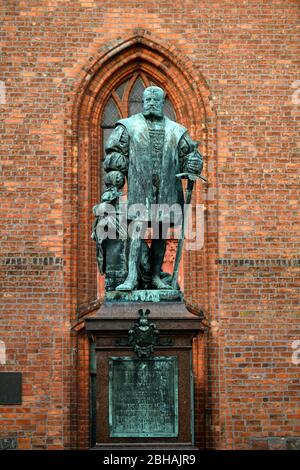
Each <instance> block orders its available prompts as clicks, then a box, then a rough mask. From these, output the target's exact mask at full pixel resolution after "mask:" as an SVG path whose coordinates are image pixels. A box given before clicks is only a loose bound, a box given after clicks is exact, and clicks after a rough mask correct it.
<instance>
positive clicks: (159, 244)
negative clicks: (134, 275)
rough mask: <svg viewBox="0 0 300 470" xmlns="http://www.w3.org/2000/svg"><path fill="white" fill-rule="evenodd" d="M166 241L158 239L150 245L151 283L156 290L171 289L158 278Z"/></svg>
mask: <svg viewBox="0 0 300 470" xmlns="http://www.w3.org/2000/svg"><path fill="white" fill-rule="evenodd" d="M166 246H167V240H165V239H158V240H153V241H152V245H151V255H150V261H151V283H152V285H153V286H154V287H155V288H156V289H161V290H165V289H172V287H171V286H170V285H169V284H167V283H165V282H164V281H163V280H162V279H161V278H160V273H161V266H162V264H163V260H164V256H165V252H166Z"/></svg>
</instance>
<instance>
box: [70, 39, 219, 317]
mask: <svg viewBox="0 0 300 470" xmlns="http://www.w3.org/2000/svg"><path fill="white" fill-rule="evenodd" d="M141 82H143V84H144V85H148V84H151V83H155V84H157V85H159V86H161V87H162V88H164V89H165V91H166V93H167V96H168V102H167V109H166V110H165V111H166V113H169V115H170V117H172V113H173V118H174V117H175V116H176V120H177V122H179V123H181V124H182V125H184V126H185V127H186V128H187V129H188V130H189V132H190V134H191V136H192V137H193V138H194V139H195V140H198V141H200V142H201V144H200V150H201V152H202V154H203V155H204V158H205V160H206V156H207V155H208V154H209V153H210V152H211V154H213V153H214V151H215V149H214V140H215V127H214V124H213V121H214V118H213V113H212V111H211V108H210V100H209V90H208V88H207V85H206V83H205V82H204V80H203V78H202V77H201V76H200V75H199V74H198V73H197V71H196V70H195V68H194V66H193V64H192V63H190V62H189V61H188V60H187V59H186V58H185V57H183V56H182V55H180V54H179V53H178V52H177V51H175V50H174V49H173V50H172V52H171V51H170V50H168V49H167V48H166V47H165V46H164V45H161V44H159V43H157V42H154V41H153V39H149V38H146V37H144V36H137V37H133V38H131V39H128V40H126V41H121V40H120V41H119V43H118V44H117V45H116V44H114V46H113V47H112V48H111V49H109V50H108V51H107V48H105V52H104V53H103V56H102V57H101V58H100V59H98V60H97V61H94V63H93V65H92V66H91V67H90V68H89V69H88V71H86V73H85V77H84V79H83V80H82V82H81V87H79V89H78V94H77V100H76V103H75V106H74V108H73V144H72V148H73V149H74V148H76V151H78V160H77V188H78V193H77V194H78V204H77V239H76V246H77V253H76V254H77V256H76V257H75V258H74V261H73V266H74V276H75V275H76V277H77V279H76V281H75V279H74V281H75V283H76V286H77V288H76V303H77V308H79V311H81V312H85V311H86V310H87V309H88V308H89V305H91V304H93V302H94V301H95V300H96V299H97V267H96V259H95V246H94V242H93V241H92V240H91V238H90V233H91V227H92V223H93V214H92V208H93V206H94V205H95V204H97V203H98V202H99V199H100V193H101V160H102V156H103V144H104V140H105V129H107V130H108V129H109V128H110V127H111V126H112V124H113V122H112V121H113V120H114V119H115V118H118V117H119V116H120V117H125V115H126V113H130V111H132V112H136V111H137V110H138V106H140V103H139V94H138V87H139V86H141ZM126 94H127V95H126ZM136 97H137V98H136ZM126 103H127V104H126ZM125 106H128V108H127V109H125ZM108 109H110V111H109V112H108V111H107V110H108ZM105 113H106V114H105ZM130 114H132V113H130ZM105 119H107V120H106V121H105ZM107 133H108V131H107ZM205 173H206V174H207V166H205V169H204V174H205ZM212 176H213V175H212ZM205 191H206V188H205V187H203V186H201V185H198V187H197V189H196V191H195V195H194V202H196V201H197V202H198V203H201V202H204V200H205ZM171 256H172V255H171ZM205 264H206V251H205V249H202V250H201V252H199V250H198V251H194V252H191V253H187V255H186V256H185V266H184V276H185V295H186V297H187V298H188V302H189V303H191V304H193V303H195V304H197V303H198V305H199V302H197V298H200V297H201V299H202V305H203V303H204V294H203V295H201V292H202V291H203V292H204V291H205V286H204V284H205V283H206V279H205V276H206V274H205V273H206V267H205ZM193 266H194V267H193ZM195 266H197V269H196V268H195ZM191 276H193V279H192V277H191ZM197 276H200V277H201V283H198V282H197V280H196V282H197V283H198V286H199V288H198V291H197V292H196V294H195V289H194V288H193V285H192V283H193V284H195V279H196V278H197ZM200 284H201V285H202V287H203V288H200ZM201 289H202V291H201ZM193 297H194V298H193ZM85 307H86V308H85Z"/></svg>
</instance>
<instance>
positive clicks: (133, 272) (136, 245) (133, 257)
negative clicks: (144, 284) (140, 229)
mask: <svg viewBox="0 0 300 470" xmlns="http://www.w3.org/2000/svg"><path fill="white" fill-rule="evenodd" d="M140 251H141V239H140V238H135V239H132V240H131V241H130V250H129V259H128V275H127V278H126V279H125V281H124V282H123V283H122V284H120V285H119V286H117V287H116V290H121V291H132V290H134V289H136V288H137V286H138V272H137V268H138V264H139V261H140Z"/></svg>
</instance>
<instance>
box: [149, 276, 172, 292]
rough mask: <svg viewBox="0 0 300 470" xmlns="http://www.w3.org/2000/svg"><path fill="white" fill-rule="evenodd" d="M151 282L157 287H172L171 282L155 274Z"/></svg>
mask: <svg viewBox="0 0 300 470" xmlns="http://www.w3.org/2000/svg"><path fill="white" fill-rule="evenodd" d="M151 283H152V285H153V286H154V287H156V289H160V290H165V289H169V290H170V289H172V286H170V284H167V283H166V282H164V281H163V280H162V279H161V278H160V277H159V276H153V277H152V279H151Z"/></svg>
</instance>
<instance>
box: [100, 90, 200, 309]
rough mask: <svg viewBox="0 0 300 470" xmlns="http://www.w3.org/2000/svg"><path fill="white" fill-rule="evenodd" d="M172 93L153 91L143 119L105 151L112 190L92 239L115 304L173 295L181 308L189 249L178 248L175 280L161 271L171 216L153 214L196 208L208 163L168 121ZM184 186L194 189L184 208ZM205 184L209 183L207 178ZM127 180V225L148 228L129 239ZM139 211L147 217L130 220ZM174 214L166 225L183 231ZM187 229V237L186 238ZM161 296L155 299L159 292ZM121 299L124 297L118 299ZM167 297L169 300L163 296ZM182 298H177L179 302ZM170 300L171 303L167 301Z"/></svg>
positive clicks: (118, 133)
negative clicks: (154, 232)
mask: <svg viewBox="0 0 300 470" xmlns="http://www.w3.org/2000/svg"><path fill="white" fill-rule="evenodd" d="M164 100H165V92H164V91H163V90H162V89H161V88H159V87H148V88H146V89H145V91H144V96H143V113H139V114H136V115H133V116H131V117H129V118H127V119H122V120H120V121H118V122H117V123H116V127H115V129H114V131H113V132H112V133H111V135H110V137H109V139H108V142H107V144H106V157H105V160H104V169H105V171H106V176H105V184H106V186H107V190H106V191H105V192H104V193H103V195H102V198H101V203H100V204H98V205H97V206H95V207H94V215H95V217H96V218H95V222H94V227H93V234H92V238H93V239H94V240H95V241H96V243H97V262H98V266H99V270H100V272H101V273H102V274H105V276H106V292H107V293H109V295H108V296H107V297H108V298H109V300H111V301H117V300H123V301H124V300H127V301H135V300H136V296H132V295H131V294H133V293H134V292H136V291H139V292H141V291H144V292H149V291H151V294H149V295H147V294H145V295H142V294H141V293H139V294H138V296H137V297H138V299H137V300H145V301H149V297H154V298H155V300H154V301H160V300H161V297H165V298H166V300H168V295H167V294H165V292H166V291H170V297H171V299H172V300H175V298H174V297H176V295H175V294H174V291H177V292H179V286H178V284H177V274H178V266H179V262H180V258H181V253H182V246H183V241H181V242H180V243H179V244H178V251H177V256H176V262H175V266H174V273H173V275H169V274H167V273H163V272H162V270H161V267H162V264H163V260H164V256H165V251H166V245H167V240H166V233H165V232H164V227H165V224H166V214H165V213H164V211H160V212H159V213H155V215H154V214H153V211H152V208H153V204H160V205H161V204H164V205H167V206H168V207H171V206H172V205H174V204H177V205H178V207H182V206H183V204H184V202H187V203H189V202H190V199H191V191H192V188H193V181H192V180H194V179H195V178H196V177H197V176H199V175H200V173H201V170H202V166H203V162H202V156H201V154H200V153H199V151H198V150H197V146H198V144H197V143H196V142H194V141H193V140H192V139H191V138H190V136H189V135H188V132H187V130H186V129H185V128H184V127H183V126H181V125H180V124H178V123H176V122H174V121H171V120H170V119H168V118H167V117H166V116H164V114H163V107H164ZM182 178H187V179H188V180H189V181H191V184H190V185H189V186H188V188H189V189H188V193H187V198H186V201H184V195H183V189H182V181H181V180H182ZM202 179H203V178H202ZM126 180H127V221H128V222H132V221H135V222H136V223H137V222H138V223H140V224H141V223H142V222H143V224H142V225H141V228H140V232H139V234H138V235H136V236H135V237H130V236H129V234H128V233H127V227H126V226H125V227H124V225H123V224H122V217H121V216H122V214H123V213H124V211H123V208H122V205H121V203H120V202H121V199H120V196H121V195H122V192H121V189H122V188H123V186H124V185H125V182H126ZM136 204H141V205H143V208H144V210H143V213H141V214H137V213H136V212H134V213H133V212H131V209H132V208H133V207H134V205H136ZM175 218H176V217H175V215H174V214H173V213H172V212H171V216H169V218H168V220H167V223H171V226H174V225H176V220H175ZM155 223H156V224H158V227H159V236H158V237H157V238H156V239H153V240H152V241H151V246H148V244H147V243H146V241H145V240H144V239H143V236H144V235H145V231H146V229H147V228H149V227H151V228H153V226H154V224H155ZM104 227H105V228H106V229H107V230H115V232H116V235H117V238H118V239H115V240H113V239H108V238H106V236H105V235H103V230H102V229H103V228H104ZM183 228H184V222H183V226H182V233H183V232H184V230H183ZM153 291H156V292H157V295H156V296H155V295H154V296H153V294H152V292H153ZM118 293H119V294H118ZM161 293H162V294H161ZM181 299H182V297H181V296H180V295H179V296H178V295H177V298H176V300H181ZM164 300H165V299H164Z"/></svg>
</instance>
